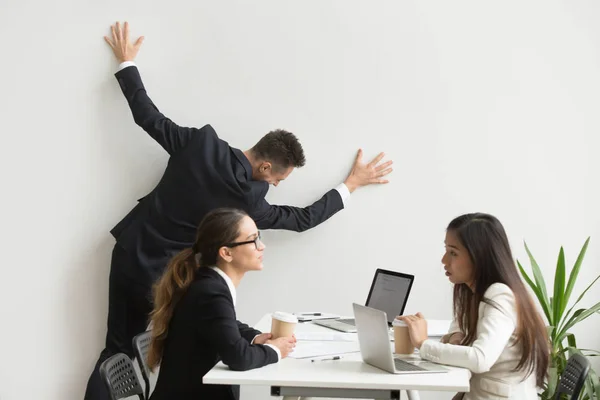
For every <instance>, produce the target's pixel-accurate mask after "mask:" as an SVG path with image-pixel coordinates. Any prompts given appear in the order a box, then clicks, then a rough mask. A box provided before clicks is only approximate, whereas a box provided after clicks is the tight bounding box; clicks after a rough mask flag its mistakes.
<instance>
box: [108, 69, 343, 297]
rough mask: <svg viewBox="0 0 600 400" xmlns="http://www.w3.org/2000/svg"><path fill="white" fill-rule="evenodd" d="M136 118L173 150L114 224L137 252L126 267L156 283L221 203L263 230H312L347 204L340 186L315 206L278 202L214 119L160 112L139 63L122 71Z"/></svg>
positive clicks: (144, 281)
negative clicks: (188, 120)
mask: <svg viewBox="0 0 600 400" xmlns="http://www.w3.org/2000/svg"><path fill="white" fill-rule="evenodd" d="M116 77H117V80H118V81H119V85H121V89H122V90H123V94H124V95H125V98H126V99H127V102H128V103H129V107H130V108H131V112H132V113H133V118H134V120H135V122H136V123H137V124H138V125H139V126H140V127H142V128H143V129H144V130H145V131H146V132H147V133H148V134H149V135H150V136H152V138H154V139H155V140H156V141H157V142H158V143H159V144H160V145H161V146H162V147H163V148H164V149H165V150H166V151H167V152H168V153H169V155H170V158H169V163H168V165H167V168H166V170H165V172H164V175H163V177H162V179H161V180H160V182H159V183H158V185H157V186H156V187H155V188H154V190H152V192H151V193H150V194H148V195H147V196H145V197H144V198H142V199H140V200H139V203H138V205H137V206H136V207H135V208H134V209H133V210H131V211H130V212H129V214H128V215H127V216H126V217H125V218H124V219H123V220H122V221H121V222H119V223H118V224H117V225H116V226H115V227H114V228H113V229H112V231H111V233H112V235H113V236H114V237H115V238H116V240H117V243H118V244H119V245H120V246H122V247H123V248H124V249H125V250H126V251H127V252H128V253H129V255H130V256H131V257H132V260H133V261H134V262H135V264H136V266H137V267H136V270H135V271H124V272H127V273H129V275H130V276H132V277H134V278H136V279H137V280H138V281H139V282H140V283H142V284H145V285H147V286H148V287H149V286H150V285H151V284H152V283H153V282H154V281H155V280H156V279H158V277H159V276H160V274H161V273H162V271H163V270H164V268H165V266H166V264H167V262H168V260H169V259H170V258H171V257H172V256H174V255H175V254H176V253H177V252H179V251H181V250H182V249H184V248H186V247H191V246H192V244H193V242H194V240H195V235H196V228H197V227H198V225H199V223H200V221H201V220H202V218H203V217H204V216H205V215H206V214H207V213H208V212H209V211H211V210H213V209H215V208H219V207H234V208H240V209H243V210H245V211H246V212H247V213H248V214H249V215H250V216H251V217H252V218H253V219H254V221H255V222H256V224H257V226H258V228H259V229H287V230H292V231H304V230H307V229H310V228H313V227H314V226H316V225H318V224H320V223H322V222H324V221H325V220H327V219H328V218H329V217H331V216H332V215H333V214H335V213H336V212H337V211H339V210H341V209H342V208H343V203H342V199H341V196H340V194H339V193H338V192H337V190H335V189H332V190H330V191H329V192H327V193H326V194H325V195H324V196H323V197H322V198H321V199H320V200H318V201H316V202H315V203H313V204H312V205H310V206H308V207H305V208H299V207H291V206H276V205H271V204H269V203H268V202H267V201H266V200H265V195H266V194H267V191H268V189H269V185H268V184H267V183H266V182H262V181H255V180H252V167H251V166H250V162H249V161H248V159H247V158H246V157H245V156H244V154H243V152H242V151H240V150H238V149H235V148H233V147H230V146H229V144H227V142H225V141H223V140H221V139H219V137H218V136H217V134H216V132H215V131H214V129H213V128H212V127H211V126H210V125H205V126H204V127H202V128H201V129H197V128H185V127H181V126H178V125H177V124H175V123H174V122H173V121H171V120H170V119H168V118H167V117H165V116H164V115H163V114H161V113H160V111H158V109H157V108H156V106H155V105H154V104H153V103H152V101H151V100H150V98H149V97H148V95H147V93H146V90H145V88H144V85H143V83H142V79H141V77H140V74H139V72H138V69H137V67H135V66H131V67H127V68H124V69H122V70H121V71H119V72H117V74H116Z"/></svg>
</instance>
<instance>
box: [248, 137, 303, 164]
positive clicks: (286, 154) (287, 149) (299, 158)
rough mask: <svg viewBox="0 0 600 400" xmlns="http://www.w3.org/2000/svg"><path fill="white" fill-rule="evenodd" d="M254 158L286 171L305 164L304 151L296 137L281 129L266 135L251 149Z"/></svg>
mask: <svg viewBox="0 0 600 400" xmlns="http://www.w3.org/2000/svg"><path fill="white" fill-rule="evenodd" d="M252 153H253V154H254V156H255V157H256V158H258V159H260V160H263V161H268V162H270V163H271V164H273V166H274V167H276V168H279V169H287V168H289V167H295V168H300V167H302V166H304V164H305V163H306V159H305V158H304V150H302V145H301V144H300V142H299V141H298V138H297V137H296V135H294V134H293V133H291V132H287V131H284V130H283V129H276V130H274V131H271V132H269V133H267V134H266V135H265V136H263V137H262V139H260V140H259V141H258V143H256V144H255V145H254V147H253V148H252Z"/></svg>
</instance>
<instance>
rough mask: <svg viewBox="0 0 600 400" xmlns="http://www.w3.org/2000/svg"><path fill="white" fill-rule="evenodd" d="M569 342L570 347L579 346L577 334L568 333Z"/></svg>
mask: <svg viewBox="0 0 600 400" xmlns="http://www.w3.org/2000/svg"><path fill="white" fill-rule="evenodd" d="M567 343H569V347H573V348H577V343H576V341H575V335H573V334H572V333H569V334H568V335H567Z"/></svg>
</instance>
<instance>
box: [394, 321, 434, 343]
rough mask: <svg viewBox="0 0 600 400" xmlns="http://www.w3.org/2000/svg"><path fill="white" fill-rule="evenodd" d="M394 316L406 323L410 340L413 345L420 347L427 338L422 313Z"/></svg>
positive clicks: (425, 323)
mask: <svg viewBox="0 0 600 400" xmlns="http://www.w3.org/2000/svg"><path fill="white" fill-rule="evenodd" d="M396 318H397V319H399V320H401V321H404V322H405V323H406V325H407V326H408V333H409V334H410V341H411V342H412V344H413V346H415V347H416V348H417V349H420V348H421V345H422V344H423V342H424V341H425V340H427V321H426V320H425V317H423V314H421V313H417V314H416V315H402V316H399V317H396Z"/></svg>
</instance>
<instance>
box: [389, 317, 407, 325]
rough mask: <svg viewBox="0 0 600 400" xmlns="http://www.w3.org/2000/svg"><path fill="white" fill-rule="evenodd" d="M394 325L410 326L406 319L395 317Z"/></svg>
mask: <svg viewBox="0 0 600 400" xmlns="http://www.w3.org/2000/svg"><path fill="white" fill-rule="evenodd" d="M392 326H408V325H406V322H404V321H401V320H399V319H395V320H394V322H392Z"/></svg>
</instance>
